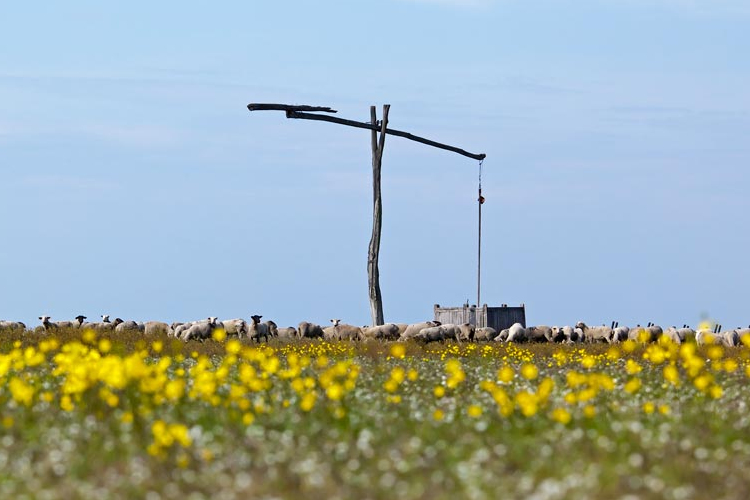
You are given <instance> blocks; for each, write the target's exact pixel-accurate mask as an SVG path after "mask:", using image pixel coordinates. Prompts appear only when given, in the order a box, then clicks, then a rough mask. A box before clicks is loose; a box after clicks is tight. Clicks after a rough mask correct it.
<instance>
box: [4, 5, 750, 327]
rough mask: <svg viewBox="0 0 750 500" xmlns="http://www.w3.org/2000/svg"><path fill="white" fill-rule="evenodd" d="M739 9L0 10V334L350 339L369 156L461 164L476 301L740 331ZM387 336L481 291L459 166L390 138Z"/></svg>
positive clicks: (364, 313) (359, 303)
mask: <svg viewBox="0 0 750 500" xmlns="http://www.w3.org/2000/svg"><path fill="white" fill-rule="evenodd" d="M748 23H750V7H748V4H747V2H744V1H742V2H740V1H734V0H718V1H711V2H709V1H699V0H692V1H691V0H651V1H645V0H631V1H625V0H578V1H575V2H574V1H566V0H559V1H552V0H546V1H543V0H527V1H514V0H499V1H493V0H471V1H458V0H453V1H451V0H442V1H431V0H422V1H417V0H384V1H380V2H351V1H349V2H345V1H331V2H301V1H278V2H221V3H218V2H217V3H211V4H209V3H205V2H159V3H158V4H156V3H153V2H138V1H133V2H128V3H127V4H123V5H108V4H106V3H105V4H102V3H101V2H93V1H91V2H79V1H72V2H66V3H64V4H54V5H49V4H47V3H44V2H12V3H10V2H7V3H5V4H3V5H2V6H0V230H2V234H3V236H4V244H3V245H1V246H0V277H1V279H2V284H1V285H0V318H2V319H16V320H22V321H25V322H27V324H31V325H35V324H38V320H36V318H37V316H40V315H42V314H48V315H51V316H52V317H53V319H68V318H72V317H74V316H76V315H77V314H79V313H82V314H85V315H87V316H89V317H90V318H95V317H97V316H98V315H99V314H110V315H112V316H113V317H114V316H119V317H122V318H133V319H138V320H148V319H159V320H165V321H172V320H189V319H197V318H202V317H206V316H209V315H211V316H219V317H223V318H228V317H245V318H247V317H249V316H250V315H252V314H262V315H263V316H264V317H265V318H269V319H274V320H276V321H277V323H279V324H280V325H296V324H297V323H298V322H299V321H301V320H311V321H316V322H320V323H326V322H327V321H328V319H330V318H334V317H338V318H343V319H344V321H346V322H349V323H353V324H366V323H369V304H368V298H367V275H366V257H367V245H368V242H369V238H370V231H371V196H372V195H371V170H370V137H369V133H368V132H367V131H364V130H358V129H350V128H347V127H341V126H337V125H332V124H326V123H315V122H309V121H302V120H300V121H296V120H287V119H285V118H284V116H283V113H279V112H257V113H252V114H251V113H249V112H248V111H247V109H246V108H245V106H246V105H247V103H249V102H283V103H297V104H311V105H324V106H331V107H333V108H335V109H338V110H339V116H341V117H344V118H350V119H357V120H362V121H366V120H368V119H369V106H370V105H372V104H376V105H378V106H379V112H380V106H381V105H382V104H384V103H389V104H391V106H392V107H391V113H390V125H391V127H393V128H396V129H400V130H406V131H409V132H412V133H414V134H417V135H422V136H424V137H428V138H431V139H434V140H437V141H441V142H445V143H450V144H453V145H456V146H459V147H462V148H464V149H466V150H469V151H472V152H484V153H486V154H487V160H486V161H485V164H484V178H483V188H484V194H485V196H486V198H487V203H486V204H485V205H484V209H483V210H484V212H483V219H484V229H483V238H484V243H483V285H482V289H483V293H482V299H483V300H482V301H483V302H487V303H489V304H490V305H499V304H501V303H508V304H518V303H525V304H526V305H527V318H528V321H529V323H531V324H571V323H575V322H576V321H578V320H585V321H588V322H590V323H593V324H597V323H604V322H606V323H609V321H611V320H618V321H620V323H621V324H635V323H646V322H647V321H655V322H658V323H661V324H663V325H669V324H680V325H681V324H683V323H690V324H696V323H697V322H698V320H699V319H700V318H701V317H704V316H707V317H709V318H712V319H715V320H717V321H719V322H721V323H723V324H724V325H725V326H732V327H734V326H738V325H747V324H748V323H750V310H749V309H750V307H748V306H749V302H748V297H749V295H750V294H749V293H748V291H749V289H748V287H749V286H750V267H749V266H748V248H750V232H748V227H750V224H748V223H749V222H750V220H749V219H750V215H748V214H750V198H749V197H748V188H750V140H749V139H748V138H749V137H750V93H748V90H747V89H748V88H750V58H748V57H747V54H748V53H750V31H748V29H747V27H748ZM383 161H384V165H383V203H384V226H383V239H382V247H381V262H380V271H381V287H382V290H383V296H384V308H385V316H386V320H387V321H403V322H410V321H417V320H422V319H425V318H429V317H431V314H432V305H433V304H434V303H440V304H446V305H451V304H454V305H459V304H461V303H463V302H464V301H466V300H467V299H469V300H470V301H474V297H475V296H476V282H475V274H476V182H477V171H478V166H477V162H475V161H473V160H470V159H468V158H465V157H462V156H459V155H456V154H453V153H449V152H446V151H441V150H437V149H434V148H430V147H427V146H424V145H421V144H417V143H414V142H411V141H407V140H404V139H400V138H396V137H388V138H387V140H386V146H385V155H384V160H383Z"/></svg>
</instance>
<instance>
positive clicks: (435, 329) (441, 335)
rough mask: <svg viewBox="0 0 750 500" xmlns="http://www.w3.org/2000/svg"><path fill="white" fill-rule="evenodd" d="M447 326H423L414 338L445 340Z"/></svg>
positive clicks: (417, 339)
mask: <svg viewBox="0 0 750 500" xmlns="http://www.w3.org/2000/svg"><path fill="white" fill-rule="evenodd" d="M445 331H446V330H445V328H443V326H442V325H441V326H430V327H427V328H422V329H421V330H420V331H419V333H417V334H416V335H414V337H413V338H414V340H416V341H417V342H424V343H429V342H442V341H444V340H445Z"/></svg>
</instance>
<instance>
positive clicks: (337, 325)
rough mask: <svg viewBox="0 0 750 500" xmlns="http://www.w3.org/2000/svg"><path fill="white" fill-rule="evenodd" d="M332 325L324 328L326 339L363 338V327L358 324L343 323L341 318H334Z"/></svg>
mask: <svg viewBox="0 0 750 500" xmlns="http://www.w3.org/2000/svg"><path fill="white" fill-rule="evenodd" d="M331 323H332V326H329V327H327V328H323V338H325V339H326V340H361V339H362V338H363V334H362V329H361V328H359V327H358V326H354V325H347V324H344V323H341V320H340V319H332V320H331Z"/></svg>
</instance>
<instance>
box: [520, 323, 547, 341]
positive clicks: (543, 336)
mask: <svg viewBox="0 0 750 500" xmlns="http://www.w3.org/2000/svg"><path fill="white" fill-rule="evenodd" d="M553 338H554V337H553V335H552V328H550V327H549V326H546V325H539V326H529V327H527V328H526V339H527V340H528V341H529V342H552V340H553Z"/></svg>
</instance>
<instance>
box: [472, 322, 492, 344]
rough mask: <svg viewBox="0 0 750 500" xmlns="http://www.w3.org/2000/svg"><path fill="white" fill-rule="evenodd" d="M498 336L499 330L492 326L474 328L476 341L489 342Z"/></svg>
mask: <svg viewBox="0 0 750 500" xmlns="http://www.w3.org/2000/svg"><path fill="white" fill-rule="evenodd" d="M495 337H497V330H495V329H494V328H492V327H491V326H483V327H481V328H477V329H476V330H474V340H475V341H476V342H489V341H491V340H493V339H494V338H495Z"/></svg>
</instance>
